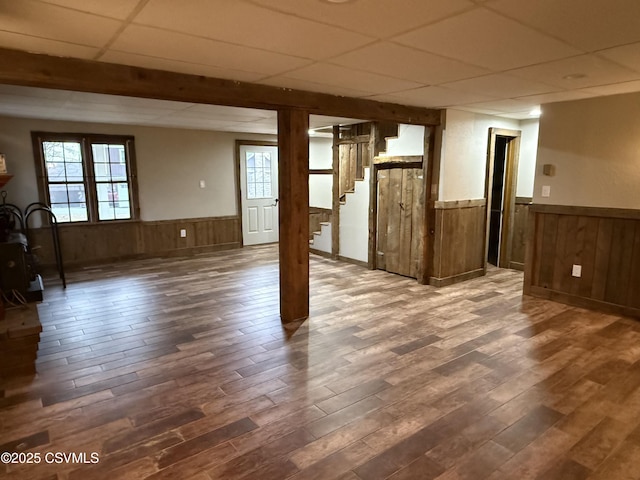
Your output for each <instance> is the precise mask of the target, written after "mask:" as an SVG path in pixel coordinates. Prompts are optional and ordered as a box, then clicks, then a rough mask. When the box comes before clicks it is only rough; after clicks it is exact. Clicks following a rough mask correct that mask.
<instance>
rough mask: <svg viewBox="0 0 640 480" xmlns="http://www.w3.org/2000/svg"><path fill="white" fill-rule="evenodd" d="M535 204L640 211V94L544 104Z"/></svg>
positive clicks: (541, 119)
mask: <svg viewBox="0 0 640 480" xmlns="http://www.w3.org/2000/svg"><path fill="white" fill-rule="evenodd" d="M544 164H552V165H554V166H555V167H556V173H555V176H553V177H549V176H544V175H543V174H542V166H543V165H544ZM543 185H548V186H550V187H551V196H550V197H548V198H545V197H542V195H541V192H542V186H543ZM534 202H535V203H544V204H555V205H580V206H590V207H614V208H633V209H640V94H638V93H634V94H626V95H615V96H610V97H600V98H592V99H586V100H578V101H573V102H563V103H555V104H548V105H545V106H544V107H543V109H542V116H541V118H540V140H539V149H538V161H537V168H536V180H535V191H534Z"/></svg>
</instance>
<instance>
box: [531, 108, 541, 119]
mask: <svg viewBox="0 0 640 480" xmlns="http://www.w3.org/2000/svg"><path fill="white" fill-rule="evenodd" d="M540 115H542V110H540V107H536V108H534V109H532V110H531V111H530V112H529V116H530V117H539V116H540Z"/></svg>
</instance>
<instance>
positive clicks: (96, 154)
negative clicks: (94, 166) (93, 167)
mask: <svg viewBox="0 0 640 480" xmlns="http://www.w3.org/2000/svg"><path fill="white" fill-rule="evenodd" d="M108 147H109V145H105V144H103V143H92V144H91V153H92V154H93V161H94V163H109V150H108Z"/></svg>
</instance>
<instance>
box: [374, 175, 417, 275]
mask: <svg viewBox="0 0 640 480" xmlns="http://www.w3.org/2000/svg"><path fill="white" fill-rule="evenodd" d="M422 175H423V173H422V169H420V168H390V169H381V170H378V225H377V232H378V236H377V242H376V243H377V258H376V265H377V267H378V268H379V269H381V270H386V271H388V272H390V273H397V274H399V275H405V276H407V277H413V278H417V276H418V268H419V265H420V247H421V240H420V219H421V212H422V207H421V203H420V196H421V195H422V183H423V181H422V178H423V177H422Z"/></svg>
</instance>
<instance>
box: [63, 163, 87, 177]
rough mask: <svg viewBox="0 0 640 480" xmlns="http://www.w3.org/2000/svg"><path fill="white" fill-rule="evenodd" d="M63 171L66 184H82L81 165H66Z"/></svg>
mask: <svg viewBox="0 0 640 480" xmlns="http://www.w3.org/2000/svg"><path fill="white" fill-rule="evenodd" d="M65 171H66V174H67V182H82V181H83V180H84V172H83V169H82V164H81V163H66V164H65Z"/></svg>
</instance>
